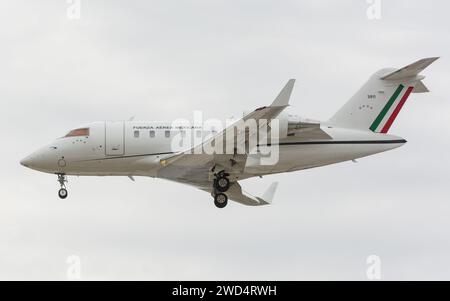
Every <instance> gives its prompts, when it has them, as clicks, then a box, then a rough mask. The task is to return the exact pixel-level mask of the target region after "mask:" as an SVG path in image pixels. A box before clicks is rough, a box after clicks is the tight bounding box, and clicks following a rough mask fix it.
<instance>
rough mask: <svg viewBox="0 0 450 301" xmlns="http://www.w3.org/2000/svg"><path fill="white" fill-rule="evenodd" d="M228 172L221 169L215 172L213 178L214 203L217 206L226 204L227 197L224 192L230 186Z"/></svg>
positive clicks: (220, 206) (223, 206) (221, 206)
mask: <svg viewBox="0 0 450 301" xmlns="http://www.w3.org/2000/svg"><path fill="white" fill-rule="evenodd" d="M228 176H229V174H227V173H225V172H224V171H221V172H220V173H218V174H216V178H215V179H214V183H213V186H214V187H213V188H214V193H213V196H214V205H216V207H217V208H225V207H226V206H227V204H228V197H227V195H226V194H225V193H224V192H227V191H228V189H229V188H230V180H229V179H228Z"/></svg>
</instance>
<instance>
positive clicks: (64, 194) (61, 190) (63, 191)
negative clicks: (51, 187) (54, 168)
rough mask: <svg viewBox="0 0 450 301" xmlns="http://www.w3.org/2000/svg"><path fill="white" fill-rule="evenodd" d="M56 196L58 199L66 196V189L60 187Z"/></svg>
mask: <svg viewBox="0 0 450 301" xmlns="http://www.w3.org/2000/svg"><path fill="white" fill-rule="evenodd" d="M58 196H59V198H60V199H65V198H66V197H67V189H65V188H61V189H60V190H59V191H58Z"/></svg>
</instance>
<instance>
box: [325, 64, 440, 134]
mask: <svg viewBox="0 0 450 301" xmlns="http://www.w3.org/2000/svg"><path fill="white" fill-rule="evenodd" d="M437 59H438V57H433V58H426V59H422V60H419V61H417V62H415V63H413V64H411V65H408V66H406V67H404V68H401V69H392V68H390V69H382V70H380V71H378V72H376V73H375V74H374V75H372V77H371V78H370V79H369V81H368V82H367V83H366V84H365V85H364V86H363V87H362V88H361V89H360V90H359V91H358V92H357V93H356V94H355V95H354V96H353V97H352V98H351V99H350V100H349V101H348V102H347V103H346V104H345V105H344V106H343V107H342V108H341V109H340V110H339V111H338V112H337V113H336V114H335V115H334V116H333V117H332V118H331V119H330V120H329V123H330V124H331V125H334V126H337V127H343V128H351V129H360V130H371V131H373V132H376V133H384V134H386V133H387V132H388V131H389V129H390V128H391V126H392V124H393V123H394V121H395V119H396V118H397V116H398V114H399V113H400V111H401V109H402V108H403V106H404V105H405V103H406V101H407V100H408V97H409V96H410V95H411V93H425V92H429V90H428V88H427V87H426V86H425V85H424V83H423V79H424V78H425V77H424V76H423V75H420V72H421V71H422V70H424V69H425V68H427V67H428V66H429V65H431V64H432V63H433V62H434V61H436V60H437Z"/></svg>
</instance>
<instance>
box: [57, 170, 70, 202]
mask: <svg viewBox="0 0 450 301" xmlns="http://www.w3.org/2000/svg"><path fill="white" fill-rule="evenodd" d="M58 182H59V185H61V189H60V190H59V191H58V196H59V198H60V199H65V198H67V195H68V193H67V189H66V183H67V177H66V175H65V174H58Z"/></svg>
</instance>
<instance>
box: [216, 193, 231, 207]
mask: <svg viewBox="0 0 450 301" xmlns="http://www.w3.org/2000/svg"><path fill="white" fill-rule="evenodd" d="M227 204H228V197H227V196H226V194H223V193H217V194H216V195H215V196H214V205H216V207H217V208H220V209H222V208H225V207H226V206H227Z"/></svg>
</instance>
